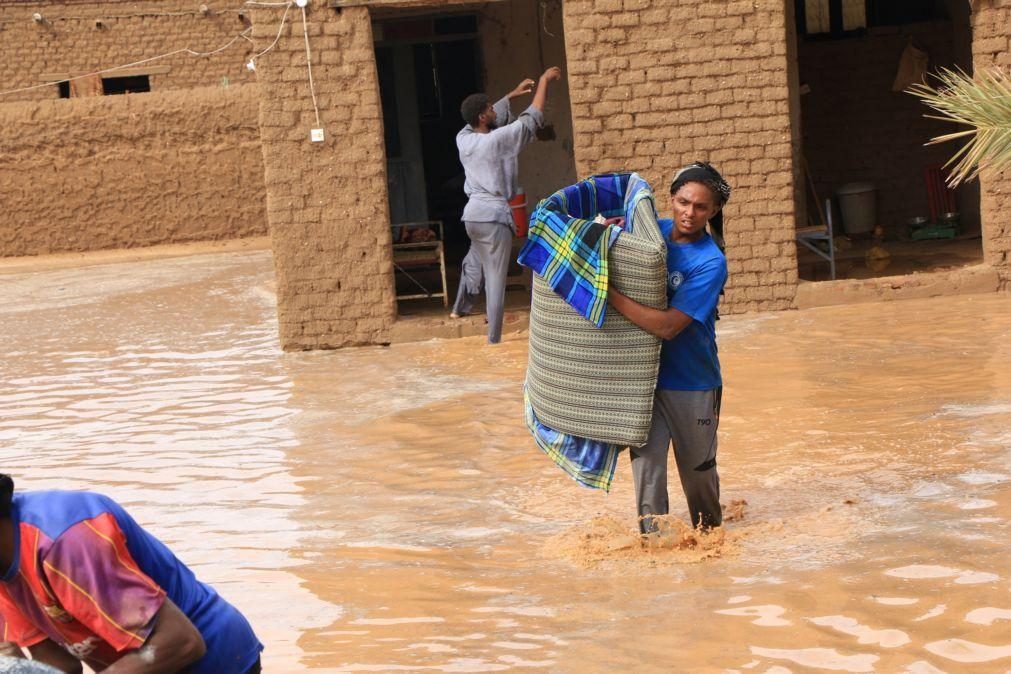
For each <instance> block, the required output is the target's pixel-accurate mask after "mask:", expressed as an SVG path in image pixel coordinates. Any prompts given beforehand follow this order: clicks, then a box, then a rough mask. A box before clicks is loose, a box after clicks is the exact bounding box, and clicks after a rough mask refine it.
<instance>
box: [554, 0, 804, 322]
mask: <svg viewBox="0 0 1011 674" xmlns="http://www.w3.org/2000/svg"><path fill="white" fill-rule="evenodd" d="M564 9H565V31H566V47H567V54H568V62H569V72H568V77H569V87H570V90H571V92H572V116H573V125H574V127H575V134H576V141H575V154H576V166H577V172H578V173H579V174H580V175H581V176H584V175H587V174H590V173H596V172H599V171H608V170H614V169H633V170H636V171H639V172H640V173H642V174H643V175H644V177H645V178H646V179H647V180H648V181H649V182H650V184H652V185H653V186H654V188H655V189H656V191H657V194H658V197H659V200H658V204H657V206H658V208H659V209H660V211H661V213H662V214H664V215H669V212H668V211H669V207H668V204H667V198H666V194H667V186H668V185H669V183H670V179H671V176H672V174H673V172H674V170H675V169H677V168H678V167H680V166H682V165H684V164H685V163H688V162H690V161H692V160H695V159H702V160H709V161H711V162H712V163H713V164H714V165H715V166H716V167H717V168H719V169H720V171H721V172H722V173H723V174H724V176H725V177H726V178H727V180H728V181H729V182H730V184H731V185H732V186H733V187H734V194H733V196H732V198H731V201H730V203H729V204H728V205H727V208H726V212H725V217H726V229H727V235H726V238H727V257H728V260H729V266H730V281H729V283H728V285H727V292H726V298H725V302H724V305H723V306H724V311H726V312H730V313H736V312H743V311H756V310H772V309H786V308H790V307H791V306H792V305H793V297H794V293H795V290H796V284H797V262H796V249H795V246H794V199H793V189H794V168H793V164H794V162H793V148H792V145H791V118H790V115H791V108H790V104H789V97H790V90H789V86H788V84H789V79H790V78H789V74H788V47H789V37H788V32H787V25H788V24H787V7H786V6H785V3H783V2H782V1H781V0H778V1H773V0H757V1H753V0H732V1H730V2H719V3H714V2H705V1H703V0H686V1H683V2H673V1H672V0H566V2H565V4H564Z"/></svg>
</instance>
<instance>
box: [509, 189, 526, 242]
mask: <svg viewBox="0 0 1011 674" xmlns="http://www.w3.org/2000/svg"><path fill="white" fill-rule="evenodd" d="M509 207H510V208H511V209H512V212H513V224H514V225H516V236H518V237H521V238H522V237H524V236H526V235H527V222H528V221H529V220H530V217H529V216H528V215H527V195H526V194H525V193H524V192H523V188H522V187H521V188H520V189H519V191H517V192H516V196H514V197H513V198H512V199H510V200H509Z"/></svg>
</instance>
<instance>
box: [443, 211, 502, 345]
mask: <svg viewBox="0 0 1011 674" xmlns="http://www.w3.org/2000/svg"><path fill="white" fill-rule="evenodd" d="M464 226H465V227H466V228H467V236H469V237H470V251H469V252H468V253H467V257H466V258H464V260H465V262H466V260H468V259H471V260H473V257H472V256H475V257H476V258H477V261H478V262H479V263H480V265H481V271H482V272H483V273H484V298H485V313H486V314H487V316H488V342H489V343H491V344H497V343H498V342H500V341H501V340H502V317H503V315H504V314H505V289H506V276H507V275H508V274H509V256H510V255H512V250H513V231H512V229H510V227H509V226H508V225H504V224H499V223H497V222H465V223H464ZM462 275H463V276H464V277H465V278H466V276H467V270H464V271H463V274H462ZM460 281H461V288H462V286H463V283H464V279H463V278H461V279H460ZM468 290H473V288H466V289H464V290H462V292H458V293H457V296H456V304H454V305H453V311H455V312H456V313H458V314H460V315H463V314H468V313H470V310H471V309H472V308H473V306H474V300H475V299H476V297H477V296H476V294H470V293H468V292H467V291H468Z"/></svg>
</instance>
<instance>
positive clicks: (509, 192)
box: [450, 67, 562, 344]
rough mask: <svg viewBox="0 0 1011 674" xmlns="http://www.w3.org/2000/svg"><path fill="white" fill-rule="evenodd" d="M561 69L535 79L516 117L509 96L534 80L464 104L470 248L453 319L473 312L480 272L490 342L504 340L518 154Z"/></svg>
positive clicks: (539, 122) (460, 142)
mask: <svg viewBox="0 0 1011 674" xmlns="http://www.w3.org/2000/svg"><path fill="white" fill-rule="evenodd" d="M561 77H562V71H561V70H560V69H559V68H557V67H552V68H548V69H547V70H545V71H544V74H543V75H541V77H540V80H539V81H538V82H537V90H536V91H535V92H534V100H533V102H531V104H530V107H528V108H527V109H526V110H524V111H523V112H522V113H521V114H520V116H519V117H518V118H513V116H512V113H511V111H510V109H509V100H510V99H511V98H515V97H517V96H521V95H523V94H526V93H530V91H531V90H532V89H533V86H534V81H533V80H529V79H527V80H523V81H522V82H521V83H520V84H519V86H517V87H516V88H515V89H514V90H513V91H511V92H510V93H508V94H507V95H506V96H505V97H503V98H502V99H501V100H500V101H498V102H497V103H495V104H494V105H493V104H492V103H491V102H490V101H489V100H488V96H487V95H485V94H471V95H470V96H468V97H467V98H465V99H464V100H463V103H462V104H461V105H460V114H461V115H463V119H464V121H465V122H467V125H466V126H465V127H463V129H462V130H461V131H460V133H458V134H457V136H456V146H457V148H458V149H459V150H460V163H461V164H463V170H464V174H465V175H466V182H464V185H463V190H464V192H466V193H467V197H468V200H467V205H466V206H465V207H464V209H463V222H464V226H465V227H466V228H467V236H469V237H470V246H471V250H470V252H468V253H467V257H466V258H464V269H463V273H462V278H461V279H460V284H461V288H460V292H459V293H458V294H457V299H456V304H455V305H454V306H453V313H452V314H450V315H451V316H452V317H453V318H457V317H459V316H462V315H464V314H467V313H469V312H470V310H471V308H472V307H473V304H474V299H475V298H476V296H477V295H478V294H479V293H480V283H481V272H483V275H484V294H485V304H486V309H485V310H486V312H487V315H488V342H489V343H491V344H497V343H498V342H499V341H500V340H501V339H502V317H503V314H504V313H505V306H504V305H505V285H506V276H507V275H508V272H509V257H510V256H511V254H512V240H513V231H512V221H513V220H512V212H511V211H510V209H509V199H510V198H511V197H512V196H513V195H514V194H515V193H516V191H517V189H518V186H517V182H516V180H517V175H518V173H519V162H518V158H519V153H520V150H522V149H523V148H524V147H525V146H526V145H527V144H528V143H529V142H530V141H532V140H533V138H534V132H535V131H536V130H537V129H538V128H540V127H541V126H543V124H544V101H545V99H546V98H547V93H548V84H549V83H550V82H552V81H554V80H558V79H561Z"/></svg>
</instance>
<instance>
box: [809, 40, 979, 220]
mask: <svg viewBox="0 0 1011 674" xmlns="http://www.w3.org/2000/svg"><path fill="white" fill-rule="evenodd" d="M879 30H880V29H873V30H872V31H871V33H870V34H869V35H867V36H864V37H857V38H847V39H840V40H827V41H826V40H822V41H804V40H802V41H801V43H800V48H799V61H800V81H801V82H802V83H804V84H806V85H808V87H810V93H807V94H804V95H803V96H801V97H800V100H801V126H802V128H803V148H804V155H805V157H806V158H807V162H808V166H809V167H810V171H811V177H812V179H813V180H814V183H815V188H816V189H817V190H818V194H819V196H820V197H821V200H822V201H824V199H826V198H828V197H831V196H833V194H834V193H835V191H836V190H837V189H838V188H839V187H840V186H842V185H843V184H845V183H850V182H870V183H873V184H874V185H875V186H876V187H877V188H878V190H877V215H878V223H879V224H881V225H882V226H883V227H885V229H886V231H891V232H892V233H903V234H904V233H905V229H906V223H907V222H908V220H909V219H910V218H912V217H914V216H927V217H929V216H930V208H929V206H928V197H927V186H926V182H925V180H924V168H925V167H927V166H929V165H932V164H938V165H940V164H944V163H945V162H946V161H947V160H948V158H949V157H950V156H951V153H952V152H954V151H955V150H956V149H957V146H955V145H953V144H951V145H930V146H924V144H925V143H926V142H927V141H928V140H930V139H931V138H933V137H935V136H940V135H942V134H945V133H950V132H951V131H953V130H955V129H954V127H953V126H952V125H950V124H945V123H944V122H942V121H939V120H934V119H928V118H927V117H925V116H924V115H925V114H929V113H930V112H931V111H930V109H929V108H927V107H926V106H924V105H923V103H921V102H920V99H918V98H916V97H915V96H912V95H910V94H907V93H905V92H902V91H898V92H896V91H892V83H893V81H894V79H895V75H896V72H897V71H898V66H899V59H900V57H901V56H902V52H903V50H904V49H905V47H906V44H907V43H908V42H909V41H910V40H911V41H912V43H913V44H914V45H915V46H916V47H917V48H919V49H922V50H924V51H926V52H927V53H928V54H929V57H930V70H931V71H935V70H937V69H938V68H942V67H944V68H949V69H951V68H955V67H961V68H962V69H965V70H969V69H970V68H971V63H969V62H968V60H969V55H968V54H966V55H965V57H964V58H957V57H956V54H955V35H954V26H953V25H952V23H951V22H946V21H939V22H930V23H918V24H910V25H907V26H902V27H895V28H891V29H886V30H884V31H883V32H878V31H879ZM969 192H970V190H968V189H962V190H960V193H956V201H957V203H958V206H959V210H960V211H961V212H962V216H963V218H962V219H963V223H964V224H965V225H966V227H967V229H968V228H972V229H974V230H977V231H978V229H979V227H978V220H979V217H978V207H977V205H976V204H977V203H978V201H979V198H978V196H977V195H976V193H975V191H974V190H973V191H972V193H971V194H970V193H969ZM809 207H813V204H809ZM837 222H838V221H837Z"/></svg>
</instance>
